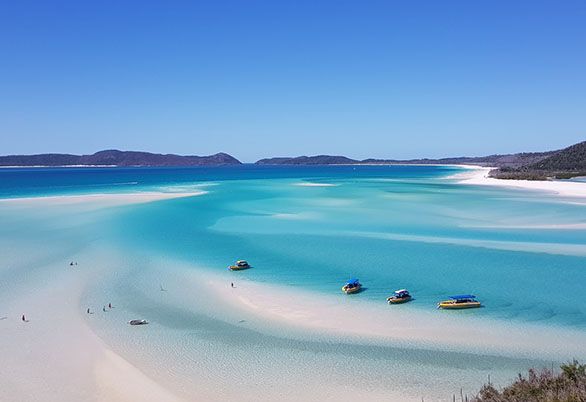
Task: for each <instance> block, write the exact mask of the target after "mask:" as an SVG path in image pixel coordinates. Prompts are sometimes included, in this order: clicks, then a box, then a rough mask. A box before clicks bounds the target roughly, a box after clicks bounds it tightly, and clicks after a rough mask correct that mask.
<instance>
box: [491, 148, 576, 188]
mask: <svg viewBox="0 0 586 402" xmlns="http://www.w3.org/2000/svg"><path fill="white" fill-rule="evenodd" d="M491 176H492V177H494V178H497V179H523V180H547V179H569V178H571V177H577V176H586V141H583V142H580V143H578V144H574V145H572V146H570V147H567V148H565V149H562V150H560V151H557V152H554V153H553V154H552V155H549V156H547V157H546V158H543V159H541V160H539V161H534V162H532V163H527V164H524V165H522V166H519V167H507V166H502V167H500V168H499V169H498V170H494V171H492V172H491Z"/></svg>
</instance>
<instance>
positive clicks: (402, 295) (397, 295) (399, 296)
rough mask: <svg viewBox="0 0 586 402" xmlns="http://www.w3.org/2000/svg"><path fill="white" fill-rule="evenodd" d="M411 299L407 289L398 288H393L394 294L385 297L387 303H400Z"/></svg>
mask: <svg viewBox="0 0 586 402" xmlns="http://www.w3.org/2000/svg"><path fill="white" fill-rule="evenodd" d="M412 299H413V298H412V297H411V295H410V294H409V291H408V290H407V289H400V290H395V292H394V294H393V295H392V296H391V297H387V302H388V303H389V304H401V303H407V302H408V301H410V300H412Z"/></svg>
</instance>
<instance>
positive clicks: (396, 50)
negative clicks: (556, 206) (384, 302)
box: [0, 0, 586, 162]
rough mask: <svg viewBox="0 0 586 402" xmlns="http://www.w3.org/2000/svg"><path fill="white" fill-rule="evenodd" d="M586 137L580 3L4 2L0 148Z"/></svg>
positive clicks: (468, 151) (258, 146)
mask: <svg viewBox="0 0 586 402" xmlns="http://www.w3.org/2000/svg"><path fill="white" fill-rule="evenodd" d="M583 140H586V1H584V0H576V1H575V0H563V1H559V0H555V1H554V0H552V1H542V0H515V1H510V0H506V1H498V0H491V1H489V0H475V1H470V0H465V1H456V0H453V1H452V0H443V1H437V0H430V1H419V0H414V1H392V0H386V1H375V0H372V1H371V0H363V1H359V0H356V1H345V0H337V1H320V0H311V1H303V0H300V1H276V0H272V1H257V0H235V1H224V0H206V1H181V0H176V1H148V0H141V1H109V0H100V1H79V0H71V1H59V0H55V1H45V0H39V1H35V0H27V1H0V154H31V153H44V152H63V153H93V152H95V151H98V150H101V149H122V150H142V151H150V152H162V153H179V154H193V155H207V154H213V153H216V152H227V153H230V154H232V155H234V156H235V157H237V158H238V159H240V160H242V161H245V162H252V161H255V160H257V159H259V158H263V157H269V156H296V155H315V154H334V155H347V156H350V157H354V158H368V157H375V158H416V157H443V156H462V155H469V156H480V155H487V154H493V153H509V152H520V151H541V150H550V149H558V148H562V147H565V146H568V145H570V144H572V143H575V142H579V141H583Z"/></svg>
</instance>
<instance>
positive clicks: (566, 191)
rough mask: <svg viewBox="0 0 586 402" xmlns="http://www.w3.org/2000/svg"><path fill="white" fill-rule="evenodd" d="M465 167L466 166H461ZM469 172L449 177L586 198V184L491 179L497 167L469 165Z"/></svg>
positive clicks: (459, 180)
mask: <svg viewBox="0 0 586 402" xmlns="http://www.w3.org/2000/svg"><path fill="white" fill-rule="evenodd" d="M461 166H463V167H464V165H461ZM465 167H466V168H467V169H470V171H469V172H462V173H458V174H456V175H452V176H449V177H447V178H449V179H458V184H465V185H476V186H493V187H504V188H511V189H520V190H531V191H541V192H547V193H553V194H555V195H559V196H562V197H572V198H574V197H575V198H586V183H580V182H576V181H561V180H508V179H495V178H493V177H489V176H488V173H489V172H490V171H491V170H493V169H496V168H495V167H484V166H474V165H467V166H465Z"/></svg>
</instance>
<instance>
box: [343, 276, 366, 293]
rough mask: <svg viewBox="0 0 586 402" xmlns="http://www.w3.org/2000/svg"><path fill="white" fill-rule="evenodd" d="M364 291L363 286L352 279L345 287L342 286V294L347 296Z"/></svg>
mask: <svg viewBox="0 0 586 402" xmlns="http://www.w3.org/2000/svg"><path fill="white" fill-rule="evenodd" d="M360 289H362V284H361V283H360V281H358V279H350V280H349V281H348V282H346V284H345V285H344V286H342V292H344V293H346V294H351V293H357V292H359V291H360Z"/></svg>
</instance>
